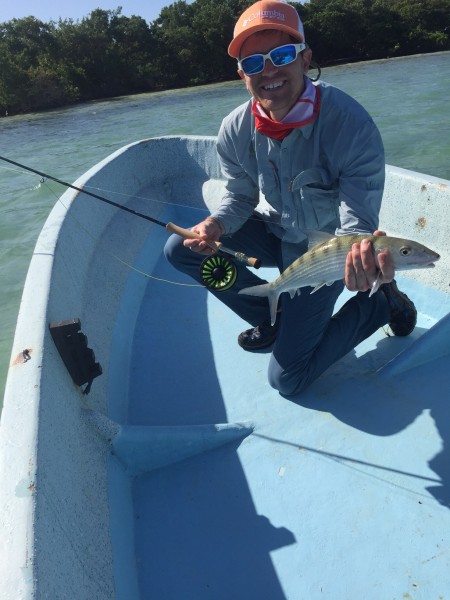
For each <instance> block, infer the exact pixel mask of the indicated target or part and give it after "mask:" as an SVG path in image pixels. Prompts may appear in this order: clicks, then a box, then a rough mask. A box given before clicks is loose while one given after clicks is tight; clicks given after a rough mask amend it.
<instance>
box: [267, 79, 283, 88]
mask: <svg viewBox="0 0 450 600" xmlns="http://www.w3.org/2000/svg"><path fill="white" fill-rule="evenodd" d="M282 85H283V82H282V81H277V83H269V85H265V86H264V89H265V90H275V89H276V88H279V87H281V86H282Z"/></svg>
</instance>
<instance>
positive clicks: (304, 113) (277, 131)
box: [252, 78, 320, 141]
mask: <svg viewBox="0 0 450 600" xmlns="http://www.w3.org/2000/svg"><path fill="white" fill-rule="evenodd" d="M305 79H306V87H305V91H304V92H303V94H302V95H301V96H300V98H299V99H298V100H297V102H296V103H295V104H294V106H293V107H292V108H291V110H290V111H289V112H288V114H287V115H286V116H285V117H284V118H283V120H282V121H273V120H272V119H270V118H269V117H268V116H267V114H266V113H265V112H264V109H263V108H262V106H261V104H260V103H259V102H258V101H257V100H254V101H253V104H252V114H253V115H254V117H255V127H256V129H257V130H258V131H259V132H260V133H262V134H263V135H265V136H267V137H270V138H272V139H275V140H278V141H282V140H284V138H285V137H286V136H288V135H289V134H290V133H291V131H292V130H293V129H296V128H297V127H303V126H304V125H308V123H312V122H313V121H314V119H315V118H316V117H317V115H318V114H319V110H320V92H319V88H317V87H316V86H315V85H313V84H312V83H311V80H310V79H308V78H305Z"/></svg>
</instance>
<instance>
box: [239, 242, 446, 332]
mask: <svg viewBox="0 0 450 600" xmlns="http://www.w3.org/2000/svg"><path fill="white" fill-rule="evenodd" d="M322 237H323V235H322ZM362 240H369V241H370V242H371V243H372V247H373V250H374V254H375V260H376V262H377V264H378V255H379V254H380V252H383V251H385V250H389V251H390V253H391V256H392V258H393V261H394V265H395V269H396V270H397V271H404V270H407V269H421V268H430V267H434V264H433V263H434V262H436V261H437V260H439V258H440V256H439V254H437V253H436V252H434V251H433V250H430V248H427V247H426V246H424V245H423V244H419V243H418V242H414V241H413V240H407V239H403V238H396V237H390V236H380V235H361V234H359V235H344V236H335V237H331V238H330V239H327V240H326V241H324V242H321V243H319V244H317V245H315V246H314V247H312V248H311V249H310V250H308V252H306V253H305V254H303V255H302V256H300V257H299V258H297V259H296V260H295V261H294V262H293V263H292V264H291V265H289V267H287V268H286V269H285V270H284V271H283V273H281V275H279V277H277V278H276V279H275V280H274V281H272V282H270V283H264V284H262V285H256V286H254V287H249V288H244V289H243V290H240V292H239V293H240V294H247V295H250V296H267V297H268V300H269V306H270V315H271V321H272V325H274V324H275V320H276V315H277V306H278V298H279V296H280V294H282V293H283V292H289V294H290V296H291V298H293V297H294V296H295V294H296V293H297V291H299V290H300V289H301V288H303V287H312V288H313V289H312V291H311V294H313V293H314V292H316V291H317V290H318V289H320V288H321V287H322V286H324V285H331V284H332V283H334V282H335V281H338V280H340V279H343V278H344V270H345V260H346V257H347V254H348V252H349V251H350V250H351V248H352V245H353V244H354V243H357V242H361V241H362ZM379 287H380V280H379V278H377V279H376V281H375V282H374V284H373V287H372V289H371V291H370V296H371V295H372V294H374V293H375V292H376V291H377V290H378V288H379Z"/></svg>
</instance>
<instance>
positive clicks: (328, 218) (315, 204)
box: [291, 168, 339, 230]
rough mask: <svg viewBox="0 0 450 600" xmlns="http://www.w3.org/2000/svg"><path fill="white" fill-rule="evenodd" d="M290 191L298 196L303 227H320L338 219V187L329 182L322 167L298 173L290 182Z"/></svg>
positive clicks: (312, 228)
mask: <svg viewBox="0 0 450 600" xmlns="http://www.w3.org/2000/svg"><path fill="white" fill-rule="evenodd" d="M291 191H292V192H293V193H294V195H295V196H297V194H298V196H297V198H298V197H299V201H300V206H301V212H302V213H303V215H302V216H303V227H304V228H305V229H311V230H314V229H322V228H323V227H325V226H326V225H330V224H336V225H337V223H338V219H339V189H338V187H337V183H336V184H333V183H332V182H330V178H329V176H328V173H327V172H326V171H325V170H324V169H318V168H312V169H306V170H305V171H302V172H301V173H299V174H298V175H297V176H296V177H295V178H294V179H293V180H292V182H291Z"/></svg>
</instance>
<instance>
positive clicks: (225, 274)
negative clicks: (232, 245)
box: [200, 254, 237, 292]
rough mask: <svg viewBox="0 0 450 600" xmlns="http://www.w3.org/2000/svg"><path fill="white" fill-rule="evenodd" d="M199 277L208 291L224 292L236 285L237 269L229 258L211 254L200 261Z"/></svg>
mask: <svg viewBox="0 0 450 600" xmlns="http://www.w3.org/2000/svg"><path fill="white" fill-rule="evenodd" d="M200 275H201V278H202V281H203V283H204V285H205V286H206V287H207V288H208V289H210V290H214V291H216V292H224V291H225V290H229V289H230V288H231V287H232V286H233V285H234V284H235V283H236V279H237V267H236V265H235V264H234V262H233V261H232V260H230V259H229V258H225V257H224V256H221V255H220V254H213V255H212V256H207V257H206V258H205V259H204V260H203V261H202V264H201V265H200Z"/></svg>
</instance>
